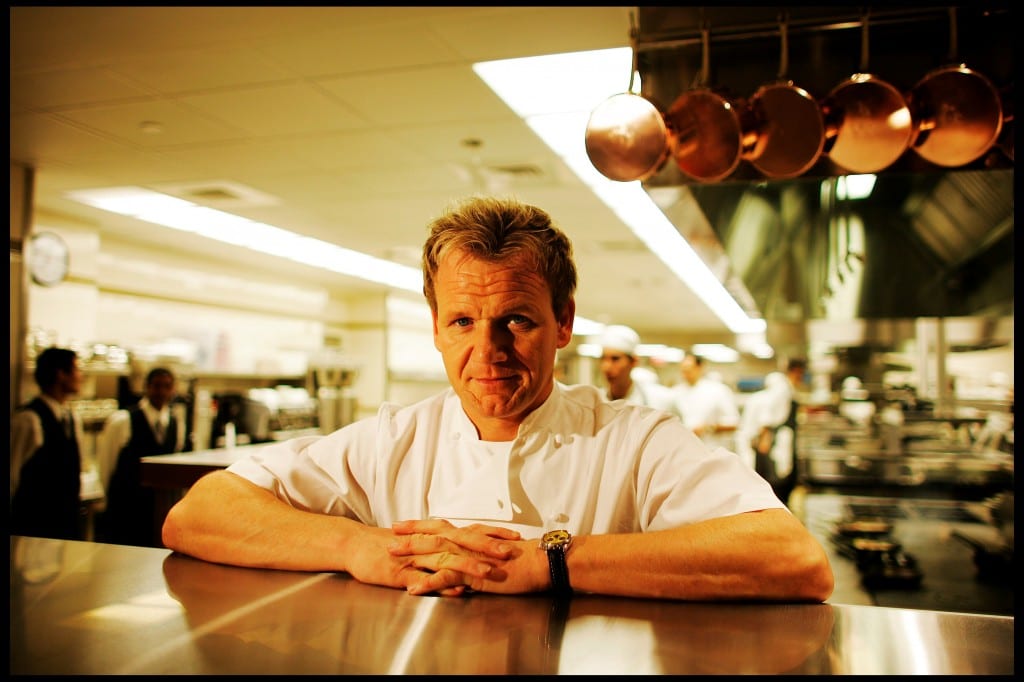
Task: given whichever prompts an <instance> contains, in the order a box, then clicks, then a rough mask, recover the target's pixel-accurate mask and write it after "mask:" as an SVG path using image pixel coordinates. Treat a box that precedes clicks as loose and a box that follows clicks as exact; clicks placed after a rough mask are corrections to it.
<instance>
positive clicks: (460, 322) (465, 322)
mask: <svg viewBox="0 0 1024 682" xmlns="http://www.w3.org/2000/svg"><path fill="white" fill-rule="evenodd" d="M472 323H473V321H472V320H470V319H469V318H468V317H460V318H459V319H457V320H455V321H454V322H452V324H453V325H455V326H456V327H468V326H469V325H470V324H472Z"/></svg>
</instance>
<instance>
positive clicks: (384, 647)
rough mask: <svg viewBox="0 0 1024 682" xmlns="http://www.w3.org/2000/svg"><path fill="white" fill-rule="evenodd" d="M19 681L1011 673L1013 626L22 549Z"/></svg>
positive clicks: (16, 643) (15, 632) (125, 553)
mask: <svg viewBox="0 0 1024 682" xmlns="http://www.w3.org/2000/svg"><path fill="white" fill-rule="evenodd" d="M10 556H11V566H10V569H11V573H10V574H11V619H10V627H11V635H10V640H11V647H10V649H11V651H10V661H11V663H10V672H11V673H12V674H51V675H62V674H105V673H122V674H387V673H409V674H527V673H559V674H637V673H667V674H711V673H726V674H744V673H765V674H771V673H797V674H929V675H938V674H1010V673H1012V672H1013V670H1014V666H1013V660H1014V656H1013V639H1014V637H1013V622H1014V619H1013V618H1012V617H1009V616H987V615H975V614H961V613H947V612H936V611H922V610H910V609H899V608H884V607H878V606H857V605H844V604H749V603H747V604H728V603H719V604H701V603H685V602H672V601H654V600H640V599H619V598H609V597H597V596H586V595H582V596H577V597H576V598H574V599H573V600H572V601H571V602H569V603H568V604H566V605H565V606H564V607H560V606H559V604H558V603H557V602H553V601H552V600H551V599H550V598H548V597H547V596H545V595H524V596H496V595H485V594H479V595H472V596H469V597H467V598H454V599H445V598H438V597H412V596H409V595H407V594H405V593H404V592H402V591H400V590H392V589H388V588H382V587H374V586H370V585H364V584H362V583H358V582H356V581H354V580H352V579H351V578H349V577H348V576H347V575H344V574H331V573H293V572H286V571H269V570H255V569H243V568H235V567H229V566H222V565H218V564H211V563H206V562H202V561H198V560H195V559H191V558H189V557H185V556H182V555H178V554H173V553H172V552H170V551H169V550H166V549H152V548H143V547H127V546H118V545H104V544H96V543H87V542H64V541H57V540H40V539H35V538H22V537H12V538H11V554H10Z"/></svg>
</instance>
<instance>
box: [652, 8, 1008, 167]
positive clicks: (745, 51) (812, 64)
mask: <svg viewBox="0 0 1024 682" xmlns="http://www.w3.org/2000/svg"><path fill="white" fill-rule="evenodd" d="M964 9H965V10H966V9H967V8H964ZM968 11H969V13H970V17H971V21H972V22H973V23H972V24H970V27H971V28H970V30H972V31H973V32H972V33H971V37H972V39H973V40H974V41H975V42H974V45H973V48H974V52H978V53H980V54H978V55H977V56H978V57H981V59H982V61H984V60H985V59H986V58H987V59H988V60H989V62H990V64H991V63H994V64H997V65H998V69H996V70H995V71H996V74H995V76H996V77H994V78H993V81H994V82H995V83H996V86H997V87H998V88H999V89H1000V92H1001V93H1004V94H1003V96H1004V97H1006V95H1005V93H1007V92H1011V93H1012V79H1013V73H1012V68H1013V67H1012V65H1013V59H1012V43H1013V39H1012V38H1009V39H1007V38H1006V35H1005V33H1004V31H1005V30H1006V26H1007V25H1008V23H1012V22H1011V21H1010V20H1011V19H1012V15H1011V14H1010V13H1011V9H1010V8H1009V7H1006V6H997V7H994V8H990V7H985V6H981V7H972V8H970V9H969V10H968ZM949 13H950V7H949V6H937V7H899V8H895V9H887V8H878V9H874V8H872V9H871V10H870V17H871V18H870V22H871V27H872V29H874V30H876V31H877V30H878V29H882V32H881V33H880V35H884V36H885V38H883V39H882V40H881V41H880V47H879V49H878V52H879V55H880V56H881V57H882V58H881V59H879V60H878V64H877V66H878V67H879V70H880V71H882V72H883V73H884V74H885V75H886V76H887V78H890V79H891V81H892V82H893V84H894V85H895V86H896V87H897V88H898V89H899V90H900V91H901V92H902V91H904V90H907V91H909V88H910V87H911V86H912V85H913V84H914V83H915V82H916V81H917V80H918V79H919V78H920V77H921V75H922V74H924V73H925V72H926V71H927V70H928V69H931V68H933V65H934V64H935V63H936V62H935V59H934V58H933V57H934V56H935V55H930V54H929V51H934V50H935V49H937V48H936V45H943V46H944V45H945V40H944V39H941V38H940V37H941V36H947V35H948V22H949ZM867 14H868V10H867V8H864V7H856V6H851V7H799V8H783V7H778V8H772V7H747V8H744V7H728V8H721V7H650V8H644V7H641V8H639V23H638V24H637V25H636V29H635V32H634V33H633V34H632V38H633V46H634V61H635V63H636V69H635V70H636V72H637V73H639V75H640V76H641V78H642V94H643V95H645V96H647V97H649V98H652V99H653V100H654V101H657V102H663V103H664V102H672V101H675V100H676V99H677V98H678V97H680V96H681V94H682V93H684V92H685V91H686V90H687V88H688V83H689V80H690V78H691V77H692V75H693V74H694V73H696V72H697V71H698V70H699V64H700V59H699V58H698V55H699V54H700V53H701V50H702V49H705V50H706V49H710V50H711V51H712V52H713V53H714V55H715V61H716V63H717V64H718V65H719V68H718V70H719V74H718V75H716V76H715V77H714V78H715V80H716V82H717V83H718V84H719V86H720V87H721V89H722V91H723V93H729V94H730V96H731V97H733V98H734V99H736V100H737V101H738V102H743V101H745V100H746V98H748V97H749V96H750V94H751V93H752V92H753V91H754V89H756V85H757V84H759V83H757V81H758V80H762V81H763V78H764V77H767V76H770V75H771V74H768V73H766V72H765V70H766V68H773V67H774V66H775V65H776V64H775V63H774V60H768V59H766V58H762V56H761V55H760V50H761V48H762V47H765V48H766V49H772V48H774V46H775V45H777V44H778V41H779V39H780V28H779V26H780V23H779V22H780V17H781V16H784V15H785V16H786V17H787V33H788V36H789V38H790V39H795V40H796V41H799V42H800V48H801V49H803V53H802V55H801V56H800V57H798V59H799V61H798V63H797V64H795V66H796V68H797V69H798V70H799V73H797V74H795V76H794V80H795V81H800V82H801V83H806V85H805V87H806V88H807V90H808V91H809V92H810V94H811V95H812V96H813V97H815V98H816V99H817V100H818V101H819V102H820V101H821V100H823V99H824V98H825V97H826V95H827V93H828V92H829V91H830V90H832V88H833V87H834V86H835V85H836V84H837V83H839V82H841V80H842V79H843V78H847V77H849V73H850V71H844V69H846V68H847V67H856V64H857V62H858V60H857V59H856V54H857V53H858V51H857V49H856V47H855V46H856V45H858V44H859V42H860V41H859V40H858V36H859V35H861V34H862V33H863V31H864V24H865V16H867ZM991 27H994V28H995V29H997V33H998V35H993V34H992V31H991V30H990V28H991ZM709 29H710V30H709ZM908 38H912V39H908ZM790 44H791V45H792V44H794V43H793V42H792V40H791V43H790ZM708 46H710V47H708ZM1007 50H1011V51H1010V52H1006V51H1007ZM974 52H972V54H971V55H970V59H972V60H973V59H975V57H976V55H975V54H974ZM1008 54H1009V55H1010V56H1007V55H1008ZM769 62H771V63H769ZM990 68H991V67H990ZM853 70H854V71H856V68H854V69H853ZM773 73H774V72H773ZM757 74H763V76H762V75H757ZM1010 116H1011V118H1009V119H1008V120H1010V121H1012V113H1011V114H1010ZM1008 128H1009V129H1008V130H1007V131H1006V134H1004V135H1003V136H1002V137H1001V138H1000V140H999V144H996V145H993V146H992V148H991V149H990V151H989V153H987V154H986V155H985V156H984V157H982V158H980V159H978V160H977V161H976V162H973V163H971V164H968V165H967V166H963V168H964V169H967V168H979V169H980V168H996V169H998V168H1007V167H1009V168H1012V167H1013V156H1012V151H1011V152H1009V153H1007V152H1006V150H1005V148H1006V147H1007V144H1002V142H1003V139H1002V138H1003V137H1005V138H1007V140H1009V141H1010V142H1009V143H1008V144H1009V148H1010V149H1011V150H1012V126H1008ZM1000 150H1001V151H1000ZM883 170H885V169H883ZM888 170H893V171H910V172H917V171H930V170H939V167H938V166H935V167H933V164H930V163H928V162H927V161H922V160H921V159H919V158H916V157H915V155H914V154H910V153H907V154H904V155H902V156H901V157H900V158H899V159H898V160H897V162H896V163H894V164H891V167H890V168H888ZM849 172H850V171H849V169H845V168H843V167H841V166H839V165H838V164H836V163H834V161H833V160H832V159H831V158H830V157H828V156H827V155H825V154H823V155H822V157H821V159H820V161H819V162H818V163H816V164H815V165H814V166H813V167H812V168H810V169H808V170H807V171H806V172H805V174H806V175H807V176H819V177H820V176H833V175H843V174H847V173H849ZM763 179H766V176H765V175H764V174H763V173H761V172H759V171H758V170H757V169H753V168H751V164H750V163H746V162H745V163H743V164H741V165H740V166H739V167H738V168H737V169H736V172H734V173H732V174H731V175H730V176H729V177H727V178H725V179H724V180H729V181H737V180H738V181H743V180H754V181H757V180H763ZM689 182H692V178H688V177H687V176H685V174H680V173H679V172H678V171H677V170H676V169H675V168H673V164H668V165H666V166H665V167H664V168H663V170H662V171H660V172H659V173H657V174H656V175H655V176H653V177H651V178H650V179H649V182H648V184H650V185H672V184H688V183H689Z"/></svg>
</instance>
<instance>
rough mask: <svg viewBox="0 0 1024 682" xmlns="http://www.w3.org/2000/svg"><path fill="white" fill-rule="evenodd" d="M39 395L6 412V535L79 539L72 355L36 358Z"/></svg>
mask: <svg viewBox="0 0 1024 682" xmlns="http://www.w3.org/2000/svg"><path fill="white" fill-rule="evenodd" d="M34 376H35V381H36V384H37V386H38V387H39V395H38V396H36V397H35V398H34V399H32V400H31V401H30V402H29V403H27V404H26V405H23V406H21V407H19V408H18V409H17V410H15V411H14V414H12V415H11V520H10V532H11V535H28V536H33V537H43V538H58V539H62V540H84V539H85V523H84V518H83V511H82V504H81V499H80V493H81V485H82V478H81V476H82V457H81V443H82V441H83V438H82V435H83V432H82V424H81V421H80V420H79V419H78V418H77V417H76V416H75V414H74V412H73V411H72V410H71V408H70V406H69V405H68V400H69V399H70V398H71V396H73V395H76V394H77V393H78V392H79V391H80V390H81V387H82V369H81V367H79V365H78V355H77V354H76V353H75V351H73V350H71V349H69V348H57V347H50V348H47V349H45V350H43V351H42V352H41V353H39V355H38V356H37V357H36V367H35V373H34Z"/></svg>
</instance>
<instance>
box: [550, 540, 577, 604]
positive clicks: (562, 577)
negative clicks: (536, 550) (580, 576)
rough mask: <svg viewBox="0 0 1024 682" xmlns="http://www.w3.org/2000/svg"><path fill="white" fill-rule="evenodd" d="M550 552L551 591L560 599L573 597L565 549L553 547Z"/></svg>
mask: <svg viewBox="0 0 1024 682" xmlns="http://www.w3.org/2000/svg"><path fill="white" fill-rule="evenodd" d="M547 552H548V568H549V569H550V570H551V591H552V592H554V593H555V595H556V596H559V597H569V596H572V586H571V585H570V584H569V565H568V564H567V563H566V561H565V549H564V548H562V547H552V548H551V549H549V550H547Z"/></svg>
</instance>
